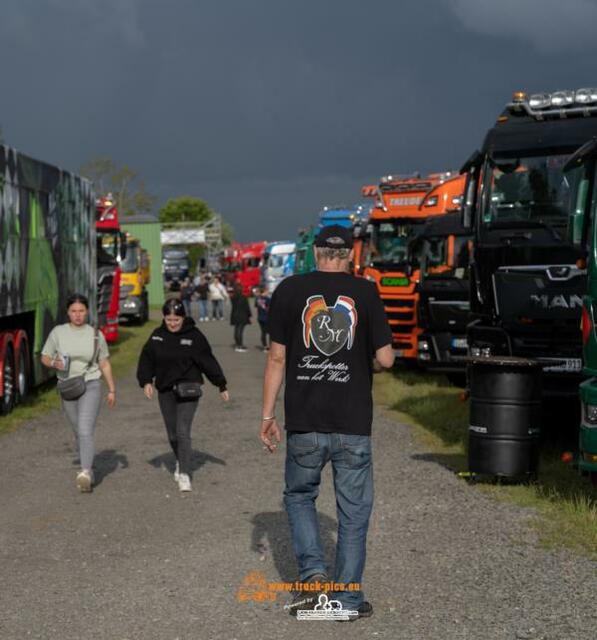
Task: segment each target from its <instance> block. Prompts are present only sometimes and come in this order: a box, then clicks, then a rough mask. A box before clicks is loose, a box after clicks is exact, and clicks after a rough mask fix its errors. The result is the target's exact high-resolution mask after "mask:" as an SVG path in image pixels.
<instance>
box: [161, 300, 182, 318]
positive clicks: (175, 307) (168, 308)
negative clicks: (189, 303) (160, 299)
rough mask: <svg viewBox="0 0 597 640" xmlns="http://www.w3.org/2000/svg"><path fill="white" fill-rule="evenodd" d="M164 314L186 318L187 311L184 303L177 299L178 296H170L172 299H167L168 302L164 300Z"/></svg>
mask: <svg viewBox="0 0 597 640" xmlns="http://www.w3.org/2000/svg"><path fill="white" fill-rule="evenodd" d="M162 315H163V316H170V315H175V316H180V317H181V318H184V317H186V315H187V312H186V311H185V308H184V304H183V303H182V302H181V301H180V300H177V299H176V298H170V300H166V302H164V306H163V307H162Z"/></svg>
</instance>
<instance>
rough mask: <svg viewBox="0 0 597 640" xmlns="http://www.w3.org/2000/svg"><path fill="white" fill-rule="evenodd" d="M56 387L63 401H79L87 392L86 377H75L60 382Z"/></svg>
mask: <svg viewBox="0 0 597 640" xmlns="http://www.w3.org/2000/svg"><path fill="white" fill-rule="evenodd" d="M56 387H57V388H58V393H59V394H60V396H61V398H62V399H63V400H77V399H78V398H80V397H81V396H82V395H83V394H84V393H85V391H87V383H86V382H85V376H75V377H74V378H68V379H67V380H59V381H58V384H57V385H56Z"/></svg>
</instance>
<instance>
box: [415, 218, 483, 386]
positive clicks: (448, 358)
mask: <svg viewBox="0 0 597 640" xmlns="http://www.w3.org/2000/svg"><path fill="white" fill-rule="evenodd" d="M471 249H472V237H471V235H470V231H468V230H467V229H464V228H463V227H462V225H461V216H460V213H459V212H454V213H450V214H448V215H445V216H439V217H437V218H433V219H431V220H428V221H427V223H426V224H425V226H424V228H423V231H422V233H421V235H420V236H419V238H418V239H417V240H416V242H415V243H414V244H413V252H414V253H415V258H416V262H417V263H418V264H419V265H420V277H419V283H418V285H417V290H418V293H419V304H418V310H417V311H418V312H417V323H418V326H419V328H420V329H421V334H420V335H419V338H418V361H419V364H420V365H421V367H422V368H425V369H430V370H433V371H438V372H443V373H446V374H447V376H448V378H449V379H450V380H451V381H452V382H455V383H457V384H462V383H463V382H464V369H465V365H464V362H463V359H462V358H463V357H464V356H466V355H467V349H468V345H467V341H466V328H467V325H468V323H469V320H470V315H469V310H470V304H469V281H468V265H469V261H470V252H471Z"/></svg>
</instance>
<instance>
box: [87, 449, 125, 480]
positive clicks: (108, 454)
mask: <svg viewBox="0 0 597 640" xmlns="http://www.w3.org/2000/svg"><path fill="white" fill-rule="evenodd" d="M119 467H120V468H121V469H128V467H129V459H128V458H127V457H126V456H125V455H124V454H123V453H117V452H116V450H115V449H104V450H103V451H100V452H99V453H98V454H96V456H95V458H94V460H93V475H94V476H95V480H94V485H95V486H96V487H97V486H98V485H100V484H101V483H102V481H103V479H104V478H106V477H107V476H109V475H110V474H111V473H114V471H116V470H117V469H118V468H119Z"/></svg>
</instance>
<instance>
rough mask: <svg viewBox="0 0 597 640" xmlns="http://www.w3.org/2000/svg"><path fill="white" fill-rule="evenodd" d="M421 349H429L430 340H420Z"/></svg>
mask: <svg viewBox="0 0 597 640" xmlns="http://www.w3.org/2000/svg"><path fill="white" fill-rule="evenodd" d="M419 351H429V342H427V340H419Z"/></svg>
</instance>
